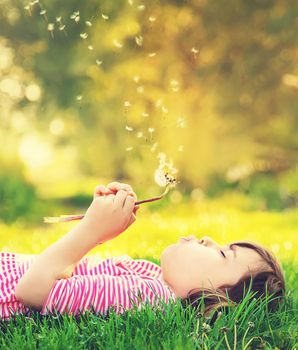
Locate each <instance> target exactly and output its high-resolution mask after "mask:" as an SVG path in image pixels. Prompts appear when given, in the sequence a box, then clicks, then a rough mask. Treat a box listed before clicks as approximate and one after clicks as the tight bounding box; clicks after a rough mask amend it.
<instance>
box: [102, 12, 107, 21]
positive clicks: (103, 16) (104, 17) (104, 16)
mask: <svg viewBox="0 0 298 350" xmlns="http://www.w3.org/2000/svg"><path fill="white" fill-rule="evenodd" d="M101 17H102V18H103V19H105V20H108V19H109V16H108V15H105V14H103V13H102V14H101Z"/></svg>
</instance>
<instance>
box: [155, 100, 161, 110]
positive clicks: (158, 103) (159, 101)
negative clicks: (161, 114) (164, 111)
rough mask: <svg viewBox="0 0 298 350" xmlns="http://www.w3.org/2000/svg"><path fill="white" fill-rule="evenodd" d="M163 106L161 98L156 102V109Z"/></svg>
mask: <svg viewBox="0 0 298 350" xmlns="http://www.w3.org/2000/svg"><path fill="white" fill-rule="evenodd" d="M161 106H162V99H161V98H159V99H158V100H157V101H156V102H155V107H156V108H159V107H161Z"/></svg>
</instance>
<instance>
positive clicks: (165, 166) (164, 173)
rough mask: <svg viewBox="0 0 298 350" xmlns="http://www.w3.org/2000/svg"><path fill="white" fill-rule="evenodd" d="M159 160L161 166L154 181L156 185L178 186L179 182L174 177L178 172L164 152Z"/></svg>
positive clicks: (159, 156) (159, 155)
mask: <svg viewBox="0 0 298 350" xmlns="http://www.w3.org/2000/svg"><path fill="white" fill-rule="evenodd" d="M157 158H158V159H159V166H158V168H157V169H156V170H155V172H154V179H155V181H156V183H157V184H158V185H159V186H166V185H168V184H171V185H175V184H177V180H176V179H175V177H174V176H173V175H174V174H176V173H177V172H178V170H177V169H176V168H174V167H173V163H172V162H171V161H168V160H167V157H166V154H165V153H164V152H159V153H158V155H157Z"/></svg>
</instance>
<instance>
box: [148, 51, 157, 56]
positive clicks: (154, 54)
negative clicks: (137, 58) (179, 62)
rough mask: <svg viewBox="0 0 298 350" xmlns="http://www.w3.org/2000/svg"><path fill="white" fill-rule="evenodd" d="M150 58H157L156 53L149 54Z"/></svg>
mask: <svg viewBox="0 0 298 350" xmlns="http://www.w3.org/2000/svg"><path fill="white" fill-rule="evenodd" d="M148 56H149V57H154V56H156V52H151V53H148Z"/></svg>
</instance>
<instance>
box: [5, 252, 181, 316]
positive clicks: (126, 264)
mask: <svg viewBox="0 0 298 350" xmlns="http://www.w3.org/2000/svg"><path fill="white" fill-rule="evenodd" d="M36 256H37V255H35V254H19V253H10V252H0V318H1V319H8V318H10V317H11V316H12V315H13V314H18V313H23V314H25V315H30V314H31V311H32V310H34V309H31V308H30V307H27V306H25V305H24V304H22V303H21V302H20V301H18V300H17V298H16V296H15V287H16V285H17V284H18V281H19V280H20V278H21V277H22V276H23V275H24V273H25V272H26V271H27V270H28V269H29V267H30V265H31V264H32V263H33V262H34V260H35V258H36ZM170 299H172V300H173V301H174V302H175V301H176V296H175V294H174V291H173V290H172V289H171V288H170V287H169V286H168V285H167V284H166V283H165V282H164V281H163V279H162V271H161V267H160V266H158V265H156V264H154V263H152V262H150V261H147V260H144V259H132V258H131V257H130V256H128V255H121V256H117V257H111V258H107V259H102V258H101V257H100V256H99V254H95V255H92V256H86V257H84V258H83V259H81V260H80V261H79V262H78V264H77V265H76V266H75V268H74V270H73V272H72V274H71V276H70V277H69V278H65V279H59V280H56V281H55V282H54V284H53V286H52V288H51V290H50V292H49V294H48V296H47V298H46V300H45V302H44V304H43V306H42V309H41V311H40V313H41V314H42V315H46V314H51V313H54V312H56V311H58V312H59V313H67V314H73V315H77V314H78V313H79V312H82V313H83V312H84V311H85V310H90V311H95V312H96V313H100V314H104V315H105V314H106V313H107V312H108V310H109V308H113V309H114V311H115V312H116V313H118V314H120V313H123V312H124V311H125V310H128V309H130V308H132V307H134V305H136V306H137V307H138V309H139V310H140V309H141V308H142V306H143V305H144V302H145V303H147V302H149V303H150V304H151V305H152V306H154V307H155V306H158V305H161V304H162V303H164V302H165V303H168V302H169V300H170Z"/></svg>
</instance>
